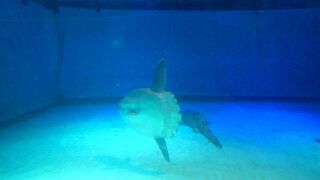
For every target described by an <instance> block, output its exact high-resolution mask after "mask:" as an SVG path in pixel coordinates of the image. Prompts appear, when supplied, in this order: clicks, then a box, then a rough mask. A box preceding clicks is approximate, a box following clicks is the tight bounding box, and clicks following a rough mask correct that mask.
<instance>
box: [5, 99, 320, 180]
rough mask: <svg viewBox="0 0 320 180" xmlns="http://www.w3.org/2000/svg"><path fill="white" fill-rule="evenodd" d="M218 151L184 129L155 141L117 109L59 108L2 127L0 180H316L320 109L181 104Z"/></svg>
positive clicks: (101, 106) (319, 175)
mask: <svg viewBox="0 0 320 180" xmlns="http://www.w3.org/2000/svg"><path fill="white" fill-rule="evenodd" d="M186 108H187V109H194V110H197V111H201V112H203V113H204V114H206V115H207V117H208V119H209V120H210V121H211V125H210V126H211V129H212V130H213V131H214V133H215V134H216V136H217V137H219V139H220V141H221V142H222V144H223V148H222V149H221V150H219V149H217V148H215V147H214V146H213V145H212V144H210V143H209V142H208V141H207V140H206V139H205V138H204V137H202V136H201V135H199V134H197V133H194V132H193V131H192V130H191V129H189V128H188V127H184V126H181V127H180V128H179V130H178V133H177V134H176V135H175V136H174V137H173V138H172V139H169V140H167V144H168V148H169V153H170V156H171V161H172V162H171V163H167V162H166V161H165V160H164V159H163V157H162V155H161V152H160V150H159V149H158V147H157V145H156V144H155V142H154V140H153V139H152V138H149V137H144V136H142V135H140V134H137V133H136V132H135V131H133V130H132V129H130V128H129V127H128V126H127V125H126V124H125V123H124V122H123V121H121V119H120V117H119V115H118V113H117V106H116V105H115V104H86V105H65V106H59V107H54V108H51V109H49V110H47V111H46V112H44V113H43V114H41V115H38V116H37V117H33V118H29V119H26V120H23V121H19V122H16V123H13V124H10V125H6V126H3V127H0V148H1V149H0V179H1V180H7V179H13V180H20V179H21V180H28V179H39V180H44V179H45V180H50V179H52V180H64V179H67V180H71V179H77V180H79V179H86V180H87V179H89V180H95V179H98V180H100V179H103V180H107V179H139V180H143V179H170V180H175V179H197V180H199V179H201V180H205V179H212V180H221V179H225V180H238V179H239V180H260V179H265V180H271V179H272V180H282V179H285V180H317V179H320V143H319V142H316V141H315V139H316V138H320V104H294V103H263V102H259V103H245V102H235V103H221V102H220V103H209V102H207V103H185V104H182V109H186Z"/></svg>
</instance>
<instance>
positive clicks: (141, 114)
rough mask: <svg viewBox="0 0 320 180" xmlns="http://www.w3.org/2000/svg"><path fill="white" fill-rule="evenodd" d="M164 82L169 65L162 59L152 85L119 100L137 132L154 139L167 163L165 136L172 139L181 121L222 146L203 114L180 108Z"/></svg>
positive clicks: (121, 109)
mask: <svg viewBox="0 0 320 180" xmlns="http://www.w3.org/2000/svg"><path fill="white" fill-rule="evenodd" d="M165 85H166V65H165V61H164V60H163V59H162V60H160V62H159V64H158V67H157V70H156V73H155V75H154V78H153V83H152V86H151V88H140V89H136V90H133V91H132V92H130V93H129V94H128V95H127V96H126V97H124V98H123V99H122V100H121V101H120V104H119V107H120V115H121V117H122V118H123V119H124V120H125V121H126V122H127V123H128V124H129V126H131V127H132V128H133V129H135V130H136V131H137V132H139V133H141V134H144V135H146V136H149V137H152V138H154V139H155V141H156V142H157V144H158V146H159V148H160V150H161V152H162V154H163V156H164V158H165V159H166V160H167V161H168V162H169V161H170V157H169V153H168V149H167V145H166V141H165V139H168V138H171V137H172V136H173V135H174V134H175V133H176V131H177V129H178V127H179V125H180V124H184V125H187V126H189V127H191V128H192V129H194V130H196V131H197V132H199V133H201V134H202V135H204V136H205V137H206V138H208V139H209V141H210V142H212V143H213V144H214V145H216V146H217V147H219V148H221V147H222V146H221V143H220V142H219V141H218V139H217V138H216V137H215V136H214V135H213V134H212V133H211V131H210V129H209V126H208V123H207V122H206V120H205V118H204V116H202V115H201V114H200V113H198V112H195V111H180V107H179V104H178V102H177V100H176V98H175V97H174V95H173V94H172V93H170V92H168V91H165Z"/></svg>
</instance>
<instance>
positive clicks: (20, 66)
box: [0, 0, 57, 121]
mask: <svg viewBox="0 0 320 180" xmlns="http://www.w3.org/2000/svg"><path fill="white" fill-rule="evenodd" d="M56 54H57V36H56V32H55V28H54V23H53V16H52V15H51V14H50V13H48V12H46V11H45V10H43V8H42V7H40V6H36V5H32V4H30V5H29V6H24V5H22V4H21V1H20V0H2V1H1V2H0V96H1V97H0V107H1V108H0V121H2V120H6V119H9V118H12V117H16V116H18V115H20V114H22V113H25V112H29V111H32V110H35V109H37V108H39V107H43V106H45V105H47V104H49V103H50V102H51V101H52V100H53V98H54V97H55V91H56V89H55V87H54V84H55V83H54V81H55V72H56V62H57V56H56Z"/></svg>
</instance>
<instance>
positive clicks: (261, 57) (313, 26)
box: [60, 9, 320, 98]
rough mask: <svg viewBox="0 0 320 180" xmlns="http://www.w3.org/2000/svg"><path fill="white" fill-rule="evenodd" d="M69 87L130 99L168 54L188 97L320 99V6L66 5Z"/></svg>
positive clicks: (173, 78) (171, 77)
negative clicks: (173, 8) (177, 8)
mask: <svg viewBox="0 0 320 180" xmlns="http://www.w3.org/2000/svg"><path fill="white" fill-rule="evenodd" d="M60 17H64V18H65V19H64V20H63V22H62V25H63V26H64V28H65V37H66V38H65V44H64V47H65V49H64V52H65V53H64V59H65V61H64V64H63V70H62V81H61V83H62V92H63V93H64V95H65V96H66V97H72V98H79V97H108V96H122V95H124V94H126V93H127V92H128V91H130V90H132V89H134V88H137V87H147V86H149V85H150V83H151V80H152V75H153V73H154V70H155V67H156V63H157V62H158V60H159V59H160V58H161V57H165V58H166V59H167V64H168V90H170V91H172V92H174V93H175V94H176V95H183V96H189V95H191V96H197V95H199V96H201V95H203V96H263V97H265V96H272V97H320V78H319V77H320V71H319V67H320V61H319V59H320V53H319V49H320V33H319V32H320V11H319V10H312V9H302V10H272V11H217V12H196V11H191V12H169V11H163V12H152V11H149V12H148V11H147V12H138V11H127V12H126V11H121V12H115V11H105V10H104V11H102V12H101V13H96V12H95V11H94V10H74V9H65V10H62V12H61V14H60Z"/></svg>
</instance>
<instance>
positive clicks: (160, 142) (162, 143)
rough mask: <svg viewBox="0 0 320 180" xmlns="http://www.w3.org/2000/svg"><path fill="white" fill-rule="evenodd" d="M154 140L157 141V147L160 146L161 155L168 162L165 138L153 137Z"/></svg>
mask: <svg viewBox="0 0 320 180" xmlns="http://www.w3.org/2000/svg"><path fill="white" fill-rule="evenodd" d="M154 140H155V141H156V142H157V144H158V146H159V148H160V150H161V152H162V155H163V157H164V158H165V159H166V160H167V161H168V162H170V158H169V153H168V148H167V144H166V140H165V139H164V138H155V139H154Z"/></svg>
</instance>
